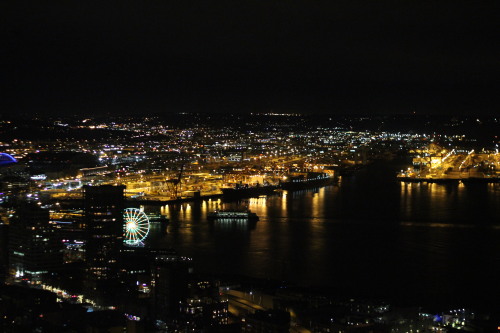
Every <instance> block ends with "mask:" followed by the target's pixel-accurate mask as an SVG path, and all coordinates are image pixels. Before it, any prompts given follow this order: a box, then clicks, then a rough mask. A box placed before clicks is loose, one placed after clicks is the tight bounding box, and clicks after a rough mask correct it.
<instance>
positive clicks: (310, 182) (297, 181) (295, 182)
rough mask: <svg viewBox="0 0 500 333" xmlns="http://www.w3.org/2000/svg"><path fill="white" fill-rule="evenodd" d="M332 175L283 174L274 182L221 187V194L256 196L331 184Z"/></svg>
mask: <svg viewBox="0 0 500 333" xmlns="http://www.w3.org/2000/svg"><path fill="white" fill-rule="evenodd" d="M333 181H334V177H332V176H331V175H330V174H328V173H324V172H303V173H295V174H290V175H287V176H283V177H282V178H281V179H279V180H278V181H277V182H276V183H275V184H269V183H267V184H264V185H261V184H258V183H257V184H235V185H234V186H232V187H226V188H222V195H223V197H224V198H227V199H239V198H250V197H258V196H261V195H270V194H275V193H277V192H279V191H282V190H285V191H299V190H304V189H309V188H315V187H322V186H326V185H329V184H332V183H333Z"/></svg>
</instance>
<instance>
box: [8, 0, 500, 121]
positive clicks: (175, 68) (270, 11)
mask: <svg viewBox="0 0 500 333" xmlns="http://www.w3.org/2000/svg"><path fill="white" fill-rule="evenodd" d="M12 2H13V3H14V4H7V1H5V2H3V3H2V4H1V5H0V15H1V18H2V29H1V31H0V34H1V35H2V39H1V41H2V47H1V49H0V52H1V53H2V55H1V60H2V72H3V74H2V75H1V77H0V80H1V92H0V94H1V101H0V103H1V112H5V113H8V112H17V111H27V112H34V111H36V112H40V111H51V112H71V113H72V112H137V113H140V112H147V111H160V112H171V111H178V110H196V111H207V112H208V111H224V112H226V111H251V110H268V109H275V110H297V111H309V112H311V111H324V112H338V113H347V112H389V113H405V112H413V111H416V112H417V113H450V112H460V113H472V112H479V113H497V112H498V111H499V106H500V103H499V91H500V90H499V88H500V85H499V81H500V54H499V53H500V52H499V50H500V46H499V45H500V38H499V37H500V35H499V31H500V16H499V5H500V1H480V0H478V1H472V0H471V1H461V0H454V1H443V0H439V1H438V0H435V1H409V0H398V1H386V0H370V1H356V0H349V1H334V0H329V1H315V0H308V1H294V0H282V1H273V0H265V1H264V0H262V1H259V0H249V1H239V0H231V1H218V0H213V1H212V0H203V1H188V0H179V1H168V0H161V1H137V2H130V1H104V0H102V1H69V0H68V1H48V2H44V1H37V2H35V1H33V2H22V3H21V1H12ZM14 7H15V8H14Z"/></svg>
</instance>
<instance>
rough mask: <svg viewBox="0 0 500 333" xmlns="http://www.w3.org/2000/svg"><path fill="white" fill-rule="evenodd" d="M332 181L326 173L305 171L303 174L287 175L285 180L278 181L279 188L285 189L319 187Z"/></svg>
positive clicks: (294, 189)
mask: <svg viewBox="0 0 500 333" xmlns="http://www.w3.org/2000/svg"><path fill="white" fill-rule="evenodd" d="M333 181H334V178H333V177H330V175H328V174H327V173H323V172H307V173H305V174H300V175H295V176H289V177H287V180H286V181H282V182H281V183H280V188H281V189H283V190H287V191H296V190H304V189H308V188H314V187H321V186H326V185H328V184H331V183H332V182H333Z"/></svg>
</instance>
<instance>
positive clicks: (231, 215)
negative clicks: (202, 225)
mask: <svg viewBox="0 0 500 333" xmlns="http://www.w3.org/2000/svg"><path fill="white" fill-rule="evenodd" d="M207 219H208V220H213V221H215V220H241V221H258V220H259V217H258V216H257V214H255V213H253V212H251V211H249V210H244V211H237V210H216V211H213V212H210V213H208V214H207Z"/></svg>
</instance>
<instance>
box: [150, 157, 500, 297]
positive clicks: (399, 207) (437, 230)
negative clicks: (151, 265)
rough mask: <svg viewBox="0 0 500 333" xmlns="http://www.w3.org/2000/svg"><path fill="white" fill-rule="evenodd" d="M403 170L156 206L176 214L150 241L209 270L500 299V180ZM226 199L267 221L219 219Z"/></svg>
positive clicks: (341, 287)
mask: <svg viewBox="0 0 500 333" xmlns="http://www.w3.org/2000/svg"><path fill="white" fill-rule="evenodd" d="M396 170H397V168H396ZM393 175H394V173H393V170H392V169H390V168H384V167H379V166H376V165H375V166H373V167H371V169H370V170H369V171H365V172H360V173H359V174H357V175H355V176H353V177H350V178H346V179H344V180H343V182H342V184H340V185H336V186H329V187H325V188H321V189H319V190H306V191H299V192H292V193H286V192H284V193H282V195H276V196H268V197H260V198H251V199H246V200H242V201H240V202H224V201H222V200H210V201H202V202H199V203H189V204H188V203H183V204H176V205H168V206H163V207H161V208H160V207H146V209H147V210H149V211H157V212H158V213H159V212H160V211H161V212H162V213H165V214H166V215H167V216H168V218H169V219H170V220H171V223H170V224H169V226H168V228H167V232H164V231H163V230H161V229H159V230H158V231H152V232H151V237H150V238H149V239H148V244H149V246H153V247H159V246H166V247H173V248H176V249H177V250H178V251H180V252H181V253H183V254H186V255H190V256H192V257H193V258H194V259H195V265H196V268H197V270H198V271H200V272H210V273H226V274H230V273H238V274H245V275H249V276H255V277H261V278H273V279H286V280H288V281H291V282H293V283H297V284H300V285H306V286H307V285H311V286H327V287H328V288H329V289H330V290H332V291H334V292H335V293H338V294H339V295H345V296H366V297H383V298H388V299H393V300H396V301H398V302H402V303H405V302H406V303H407V304H410V305H412V304H413V305H414V304H426V303H427V304H441V303H443V304H448V303H450V304H464V303H465V304H464V305H467V304H476V303H481V304H486V305H487V304H496V299H495V298H498V297H500V291H499V290H498V288H496V285H497V277H498V276H499V275H500V229H499V228H500V227H499V226H500V221H499V217H500V191H498V187H497V186H494V185H493V186H492V185H484V186H483V185H478V186H475V185H474V186H469V185H467V186H464V185H453V186H450V185H439V184H425V183H424V184H417V183H415V184H411V183H410V184H405V183H399V182H397V181H394V179H393ZM221 208H224V209H236V208H247V209H250V210H251V211H253V212H255V213H257V215H258V216H259V218H260V220H259V221H258V222H257V223H256V224H255V226H250V227H249V226H248V225H247V226H244V224H241V223H240V224H238V223H236V224H234V223H232V224H231V223H226V224H219V223H218V222H213V223H209V222H208V221H207V219H206V216H207V213H208V212H210V211H213V210H216V209H221Z"/></svg>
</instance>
